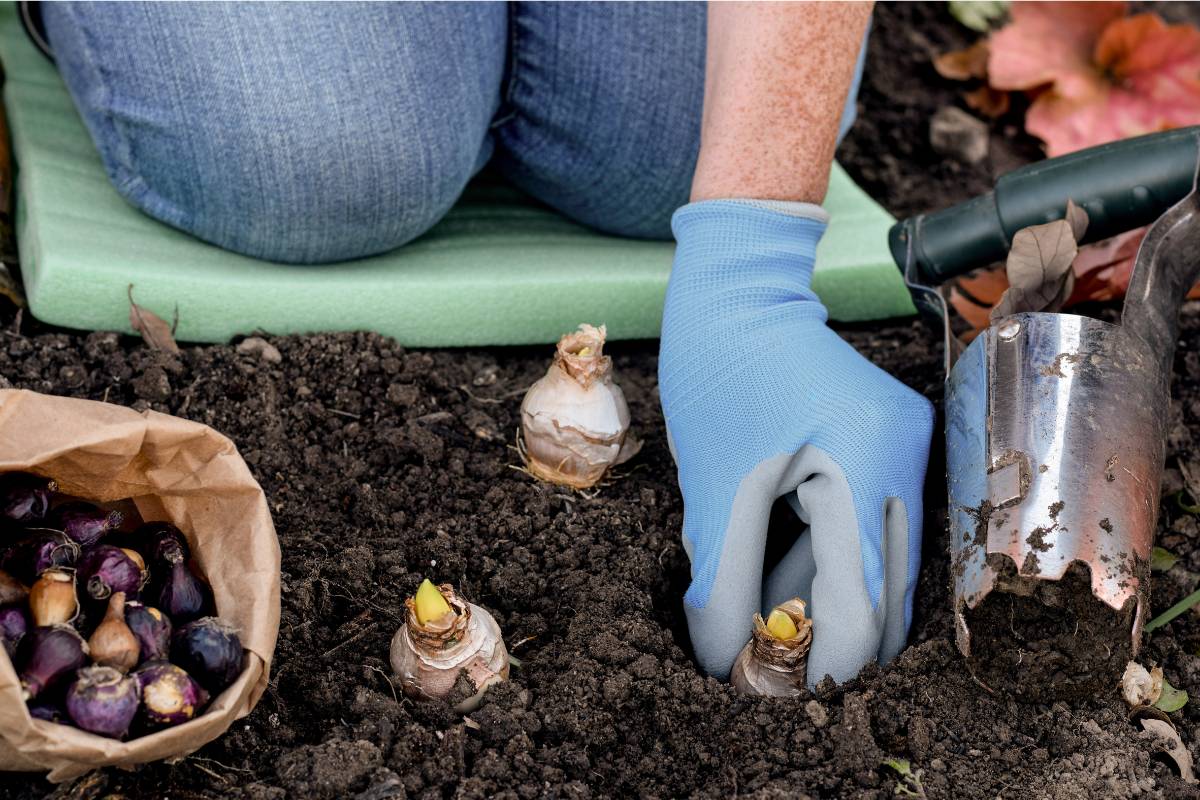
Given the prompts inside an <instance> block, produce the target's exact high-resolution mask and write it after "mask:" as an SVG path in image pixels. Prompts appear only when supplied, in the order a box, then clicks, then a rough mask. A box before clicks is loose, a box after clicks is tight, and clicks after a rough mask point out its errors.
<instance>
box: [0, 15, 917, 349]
mask: <svg viewBox="0 0 1200 800" xmlns="http://www.w3.org/2000/svg"><path fill="white" fill-rule="evenodd" d="M0 59H2V60H3V64H4V70H5V74H6V82H5V86H4V102H5V106H6V108H7V112H8V121H9V126H10V130H11V135H12V143H13V151H14V155H15V159H16V162H17V171H18V172H17V187H16V188H17V243H18V249H19V253H20V259H21V273H22V276H23V278H24V282H25V289H26V292H27V294H28V298H29V304H30V310H31V312H32V313H33V315H34V316H35V317H37V318H38V319H39V320H42V321H44V322H48V323H52V324H55V325H61V326H65V327H69V328H79V329H84V330H120V331H126V332H130V331H131V330H132V329H131V328H130V324H129V300H128V296H127V288H128V286H129V285H130V284H132V285H133V286H134V297H135V299H136V301H137V302H138V304H139V305H142V306H144V307H146V308H149V309H151V310H153V311H155V312H156V313H158V314H159V315H160V316H162V317H163V318H165V319H171V318H172V316H173V315H174V313H175V309H176V308H177V309H178V315H179V327H178V330H177V332H176V333H177V338H178V339H180V340H181V341H199V342H222V341H226V340H228V339H230V338H231V337H234V336H237V335H241V334H249V333H252V332H254V331H258V330H262V331H267V332H269V333H275V334H283V333H306V332H315V331H345V330H374V331H378V332H380V333H383V334H385V335H388V336H392V337H394V338H396V339H397V340H398V341H400V342H401V343H402V344H405V345H409V346H459V345H505V344H533V343H541V342H552V341H555V340H557V339H558V337H559V336H560V335H561V334H562V333H564V332H566V331H568V330H573V329H574V328H575V327H576V326H577V325H578V324H579V323H580V322H591V323H594V324H600V323H604V324H607V325H608V329H609V332H610V336H611V337H612V338H614V339H630V338H649V337H657V336H658V333H659V328H660V324H661V321H662V300H663V293H664V291H665V289H666V284H667V277H668V274H669V273H670V269H671V257H672V253H673V249H674V246H673V244H671V243H669V242H648V241H641V240H634V239H623V238H619V237H614V236H607V235H603V234H600V233H597V232H595V231H592V230H589V229H588V228H585V227H583V226H581V225H577V224H575V223H573V222H571V221H569V220H567V219H566V218H564V217H562V216H561V215H559V214H557V213H555V212H553V211H551V210H549V209H547V208H546V207H544V206H542V205H540V204H538V203H536V202H535V201H533V200H531V199H529V198H528V197H525V196H524V195H522V194H520V193H519V192H517V191H516V190H514V189H512V188H509V187H507V186H504V185H498V184H493V183H485V182H478V181H477V182H475V183H473V184H471V185H470V186H469V187H468V188H467V191H466V192H465V193H464V195H463V197H462V199H461V200H460V201H459V202H458V204H457V205H456V206H455V207H454V208H453V209H452V210H451V211H450V213H449V214H447V216H446V217H445V218H444V219H443V220H442V221H441V222H439V223H438V224H437V225H436V226H434V228H433V229H432V230H430V231H429V232H428V233H426V234H425V235H424V236H422V237H420V238H419V239H417V240H416V241H413V242H411V243H410V244H408V245H406V246H404V247H402V248H399V249H397V250H395V251H393V252H390V253H387V254H385V255H380V256H375V257H372V258H366V259H361V260H357V261H350V262H345V263H340V264H328V265H322V266H294V265H285V264H275V263H270V262H265V261H259V260H256V259H252V258H247V257H245V256H240V255H237V254H235V253H231V252H228V251H226V250H221V249H220V248H217V247H214V246H213V245H210V244H206V243H204V242H202V241H200V240H199V239H196V238H194V237H192V236H190V235H188V234H186V233H183V232H182V231H178V230H175V229H173V228H171V227H169V226H167V225H164V224H162V223H159V222H157V221H155V220H153V219H151V218H150V217H148V216H146V215H144V214H142V213H141V212H139V211H137V210H136V209H134V208H133V207H132V206H130V205H129V204H127V203H126V202H125V201H124V200H123V199H122V198H121V196H120V195H119V194H118V193H117V191H116V190H115V189H114V188H113V187H112V185H111V184H110V183H109V181H108V179H107V177H106V175H105V172H104V168H103V166H102V164H101V162H100V157H99V154H98V153H97V152H96V149H95V147H94V146H93V144H92V142H91V139H90V138H89V136H88V133H87V130H86V129H85V127H84V125H83V122H82V120H81V119H80V117H79V115H78V114H77V113H76V111H75V108H74V106H73V105H72V102H71V98H70V95H69V94H68V92H67V90H66V87H65V86H64V85H63V83H62V81H61V79H60V78H59V76H58V73H57V71H56V70H55V69H54V67H53V65H52V64H51V63H50V62H49V61H48V60H46V59H45V58H44V57H43V56H42V55H41V54H40V53H38V52H37V50H36V49H35V48H34V47H33V45H32V43H30V42H29V41H28V39H27V37H26V35H25V32H24V30H23V29H22V28H21V25H20V22H19V21H18V20H17V17H16V14H15V12H14V10H13V8H12V6H11V5H10V4H5V5H4V7H3V8H2V9H0ZM825 207H826V209H827V210H828V211H829V213H830V216H831V222H830V225H829V229H828V232H827V233H826V235H825V238H824V239H823V240H822V242H821V245H820V249H819V250H818V261H817V263H818V266H817V271H816V274H815V277H814V289H815V290H816V292H817V294H818V295H819V296H820V297H821V299H822V300H823V301H824V302H825V304H826V305H827V306H828V307H829V311H830V315H831V316H832V317H833V318H834V319H838V320H843V321H856V320H865V319H877V318H883V317H893V316H901V315H906V314H911V313H913V307H912V304H911V302H910V300H909V297H908V293H907V292H906V290H905V288H904V284H903V281H902V280H901V278H900V274H899V271H898V270H897V269H896V267H895V266H894V265H893V264H892V261H891V257H890V254H889V252H888V247H887V230H888V228H889V226H890V225H891V224H892V222H893V219H892V217H891V216H890V215H889V214H888V213H887V212H886V211H884V210H883V209H882V208H880V207H879V206H878V205H877V204H876V203H874V202H873V201H872V200H871V199H870V198H869V197H868V196H867V195H866V194H865V193H864V192H863V191H862V190H861V189H859V188H858V187H857V186H856V185H855V184H854V182H853V181H852V180H851V179H850V178H849V176H847V175H846V173H845V172H844V171H842V169H841V168H840V167H838V166H836V165H835V166H834V168H833V172H832V175H831V179H830V186H829V194H828V196H827V197H826V198H825Z"/></svg>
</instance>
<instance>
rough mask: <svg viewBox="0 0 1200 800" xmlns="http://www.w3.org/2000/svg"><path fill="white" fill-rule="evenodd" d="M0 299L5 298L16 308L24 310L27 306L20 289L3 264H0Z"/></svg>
mask: <svg viewBox="0 0 1200 800" xmlns="http://www.w3.org/2000/svg"><path fill="white" fill-rule="evenodd" d="M0 297H7V298H8V299H9V300H11V301H12V302H13V305H15V306H16V307H17V308H25V307H26V306H27V305H28V304H27V303H26V302H25V294H24V293H23V292H22V291H21V287H19V286H17V282H16V280H14V279H13V276H12V273H11V272H9V271H8V267H7V266H5V265H4V264H0Z"/></svg>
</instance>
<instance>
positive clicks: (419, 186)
mask: <svg viewBox="0 0 1200 800" xmlns="http://www.w3.org/2000/svg"><path fill="white" fill-rule="evenodd" d="M100 5H103V6H105V7H104V8H103V9H102V10H98V11H97V10H95V9H96V8H97V6H89V5H86V4H84V5H79V6H76V5H75V4H61V7H59V6H60V4H48V5H47V6H46V7H45V15H46V25H47V30H48V33H49V38H50V42H51V45H52V47H53V49H54V52H55V57H56V59H57V61H58V64H59V68H60V71H61V73H62V75H63V77H64V79H65V80H66V82H67V85H68V88H69V89H70V90H71V93H72V95H73V97H74V99H75V102H76V106H77V107H78V108H79V110H80V113H81V114H82V116H83V118H84V121H85V123H86V124H87V126H88V128H89V131H90V132H91V134H92V138H93V140H94V141H95V143H96V145H97V147H98V149H99V151H100V155H101V158H102V160H103V161H104V164H105V166H106V168H107V170H108V172H109V175H110V177H111V179H112V181H113V183H114V185H115V186H116V187H117V189H118V191H120V192H121V193H122V194H123V195H124V196H125V197H126V198H127V199H128V200H129V201H130V202H131V203H133V204H134V205H136V206H137V207H139V208H141V209H142V210H144V211H145V212H146V213H148V214H150V215H151V216H154V217H156V218H158V219H160V220H162V221H164V222H166V223H168V224H170V225H173V226H175V227H178V228H181V229H183V230H185V231H188V232H190V233H192V234H194V235H196V236H198V237H199V238H201V239H204V240H206V241H209V242H212V243H213V244H216V245H219V246H221V247H223V248H226V249H229V250H233V251H236V252H239V253H243V254H245V255H250V256H254V257H257V258H264V259H269V260H273V261H282V262H288V263H320V262H329V261H341V260H346V259H352V258H359V257H363V256H368V255H373V254H376V253H380V252H384V251H387V250H390V249H392V248H395V247H398V246H400V245H402V244H404V243H405V242H408V241H409V240H411V239H413V238H415V237H417V236H419V235H420V234H422V233H424V232H425V231H426V230H428V228H429V227H431V226H432V225H433V224H434V223H436V222H437V221H438V220H439V219H440V218H441V217H442V215H444V214H445V212H446V211H447V210H448V209H449V208H450V206H451V205H452V204H453V203H454V201H455V200H456V199H457V197H458V196H459V194H460V193H461V191H462V189H463V187H464V186H465V185H466V183H467V181H468V180H469V179H470V177H471V175H473V174H474V172H475V171H476V170H477V169H478V167H479V166H481V165H482V163H483V162H484V161H485V160H486V158H487V156H488V155H489V154H490V147H491V144H490V138H489V135H488V130H487V129H488V123H489V121H490V119H491V117H492V116H493V114H494V113H495V109H496V107H497V105H498V103H499V83H500V79H501V75H502V72H503V64H504V54H505V44H504V42H505V35H506V32H507V28H506V19H505V10H504V8H503V6H502V5H500V4H481V7H479V8H468V7H465V6H464V7H460V8H457V10H456V11H453V12H451V11H449V10H442V11H437V10H434V9H429V8H427V7H424V6H422V5H421V4H412V5H409V4H400V5H393V4H378V5H376V4H366V5H362V6H358V5H355V6H349V5H347V6H341V4H333V5H329V6H327V5H325V4H296V5H295V6H293V5H292V4H280V5H275V4H245V5H242V4H236V3H235V4H190V3H185V4H157V3H145V4H143V3H133V4H128V6H126V4H116V5H113V6H108V5H107V4H100ZM51 6H54V7H53V8H51ZM335 6H340V7H335ZM491 6H499V8H498V9H497V8H491ZM218 43H219V46H218ZM448 50H449V51H451V52H447V51H448Z"/></svg>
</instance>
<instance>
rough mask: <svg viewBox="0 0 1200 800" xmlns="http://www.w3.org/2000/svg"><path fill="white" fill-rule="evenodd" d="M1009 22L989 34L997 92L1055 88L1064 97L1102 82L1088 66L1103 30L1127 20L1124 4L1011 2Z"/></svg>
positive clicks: (990, 77)
mask: <svg viewBox="0 0 1200 800" xmlns="http://www.w3.org/2000/svg"><path fill="white" fill-rule="evenodd" d="M1010 11H1011V14H1012V22H1011V23H1009V24H1008V25H1006V26H1005V27H1004V28H1003V29H1001V30H999V31H997V32H996V33H994V34H992V37H991V52H990V56H989V58H988V80H989V82H990V83H991V85H992V87H993V88H996V89H1035V88H1037V87H1039V86H1044V85H1046V84H1053V85H1054V89H1055V91H1057V92H1058V93H1059V94H1061V95H1063V96H1064V97H1080V96H1086V95H1088V94H1090V93H1091V92H1092V91H1094V90H1095V89H1096V88H1097V87H1098V85H1099V84H1100V83H1101V82H1102V80H1101V77H1100V76H1099V75H1097V74H1096V70H1095V68H1094V67H1093V66H1092V53H1093V49H1094V48H1095V45H1096V41H1097V40H1098V39H1099V38H1100V34H1101V32H1102V31H1103V30H1104V28H1105V27H1106V26H1107V25H1108V24H1109V23H1110V22H1112V21H1113V20H1116V19H1120V18H1121V17H1123V16H1125V11H1126V8H1125V4H1124V3H1013V4H1012V6H1011V7H1010Z"/></svg>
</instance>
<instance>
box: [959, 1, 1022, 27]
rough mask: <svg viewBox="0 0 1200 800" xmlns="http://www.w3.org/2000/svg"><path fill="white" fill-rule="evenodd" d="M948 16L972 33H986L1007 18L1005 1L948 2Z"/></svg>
mask: <svg viewBox="0 0 1200 800" xmlns="http://www.w3.org/2000/svg"><path fill="white" fill-rule="evenodd" d="M948 5H949V6H950V16H952V17H954V18H955V19H956V20H958V21H959V22H961V23H962V24H963V25H966V26H967V27H968V28H970V29H971V30H973V31H979V32H980V33H987V32H988V31H989V30H991V28H992V26H994V25H995V24H996V23H998V22H1000V21H1001V20H1002V19H1004V17H1006V16H1008V3H1007V2H1005V0H950V2H949V3H948Z"/></svg>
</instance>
